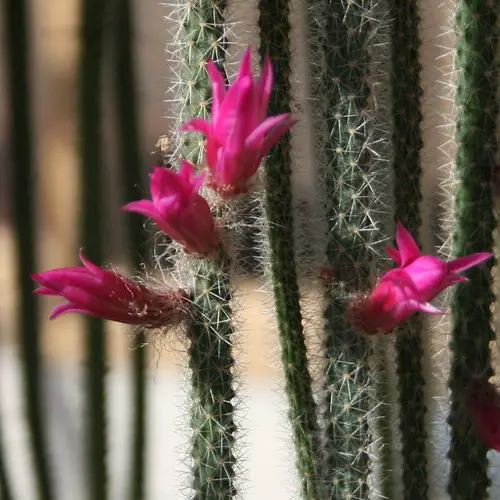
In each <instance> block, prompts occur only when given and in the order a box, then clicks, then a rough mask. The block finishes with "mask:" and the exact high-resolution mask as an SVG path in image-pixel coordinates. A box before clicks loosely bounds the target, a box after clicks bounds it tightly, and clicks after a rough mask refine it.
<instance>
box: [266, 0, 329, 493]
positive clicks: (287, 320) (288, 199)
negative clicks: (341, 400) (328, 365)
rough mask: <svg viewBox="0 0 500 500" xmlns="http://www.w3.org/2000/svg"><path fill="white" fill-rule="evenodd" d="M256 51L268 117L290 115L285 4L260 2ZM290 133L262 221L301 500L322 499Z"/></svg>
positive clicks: (273, 162)
mask: <svg viewBox="0 0 500 500" xmlns="http://www.w3.org/2000/svg"><path fill="white" fill-rule="evenodd" d="M258 7H259V20H258V25H259V29H260V42H261V43H260V53H261V57H263V56H264V54H265V53H266V52H267V53H268V54H269V55H270V57H271V61H272V62H273V66H274V73H275V75H276V82H275V88H274V92H273V95H272V97H271V102H270V105H269V113H270V114H271V115H276V114H279V113H286V112H288V111H290V100H291V86H290V74H291V65H290V62H291V50H290V39H289V35H290V21H289V15H290V2H289V0H260V1H259V5H258ZM291 164H292V162H291V156H290V134H286V135H285V136H284V137H283V138H282V139H281V140H280V142H279V143H278V145H277V146H275V147H274V148H273V150H272V151H271V153H270V155H269V156H268V158H267V160H266V164H265V169H266V170H265V186H266V207H265V211H266V217H267V220H268V239H269V258H270V261H271V278H272V283H273V290H274V301H275V307H276V314H277V321H278V329H279V336H280V344H281V357H282V363H283V368H284V372H285V391H286V394H287V396H288V403H289V417H290V422H291V425H292V431H293V437H294V445H295V451H296V453H297V469H298V474H299V480H300V483H301V489H302V495H303V498H305V499H309V500H312V499H317V500H319V499H321V498H323V496H322V494H321V483H320V470H319V469H320V444H319V434H318V433H319V429H318V422H317V411H316V402H315V400H314V397H313V391H312V379H311V375H310V373H309V368H308V359H307V351H306V345H305V338H304V330H303V327H302V316H301V310H300V296H299V289H298V284H297V274H296V268H295V266H296V264H295V250H294V245H293V242H294V227H293V212H292V190H291Z"/></svg>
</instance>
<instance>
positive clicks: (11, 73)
mask: <svg viewBox="0 0 500 500" xmlns="http://www.w3.org/2000/svg"><path fill="white" fill-rule="evenodd" d="M3 5H4V10H3V20H4V23H5V24H4V33H5V49H6V50H5V56H6V65H5V68H6V82H7V96H6V102H7V103H8V105H9V113H8V116H9V117H10V120H11V122H10V127H8V130H10V155H11V156H10V162H9V164H10V178H11V182H12V188H11V191H10V196H9V199H10V203H11V213H12V224H13V230H14V243H15V255H16V261H17V267H16V284H17V289H18V290H19V303H18V307H17V310H16V315H17V325H18V329H19V330H18V331H19V340H20V355H21V366H22V371H23V377H24V404H25V411H26V420H27V423H28V428H29V434H30V440H31V451H32V458H33V462H34V470H35V474H36V486H37V493H38V496H39V498H40V500H51V499H53V498H54V490H53V485H52V481H51V476H50V469H49V462H48V453H47V447H46V438H45V432H46V431H45V419H44V413H43V408H42V400H41V388H42V383H43V365H42V357H41V354H40V329H39V321H38V320H39V310H38V302H37V300H36V297H35V296H34V295H33V293H32V291H33V283H32V281H31V278H30V276H31V274H33V273H34V272H36V270H37V269H36V244H35V242H36V237H35V228H36V219H35V187H36V178H35V172H36V165H35V156H34V151H33V132H32V123H31V121H32V115H31V92H30V88H29V84H30V82H31V81H32V77H31V75H30V68H31V61H30V58H31V50H30V44H29V39H30V36H29V33H30V30H29V18H30V16H29V11H28V2H26V1H23V0H6V1H5V2H4V3H3Z"/></svg>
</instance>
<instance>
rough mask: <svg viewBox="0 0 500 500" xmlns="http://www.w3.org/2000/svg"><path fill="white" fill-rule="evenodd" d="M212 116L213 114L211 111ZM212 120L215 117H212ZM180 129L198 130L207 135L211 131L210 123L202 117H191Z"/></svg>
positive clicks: (184, 130) (187, 130)
mask: <svg viewBox="0 0 500 500" xmlns="http://www.w3.org/2000/svg"><path fill="white" fill-rule="evenodd" d="M212 116H214V115H213V111H212ZM213 120H214V121H215V118H213ZM180 131H181V132H199V133H200V134H203V135H205V136H207V137H208V136H210V134H211V132H212V125H211V123H210V122H209V121H208V120H205V119H204V118H192V119H191V120H188V121H187V122H185V123H183V124H182V126H181V128H180Z"/></svg>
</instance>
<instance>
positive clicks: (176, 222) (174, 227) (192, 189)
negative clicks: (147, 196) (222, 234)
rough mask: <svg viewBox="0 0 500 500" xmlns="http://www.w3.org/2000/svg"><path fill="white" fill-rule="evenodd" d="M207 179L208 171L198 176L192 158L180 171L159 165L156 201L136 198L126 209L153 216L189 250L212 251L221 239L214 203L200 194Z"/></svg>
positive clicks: (153, 187) (153, 182)
mask: <svg viewBox="0 0 500 500" xmlns="http://www.w3.org/2000/svg"><path fill="white" fill-rule="evenodd" d="M203 180H204V174H200V175H198V176H195V173H194V167H193V165H192V164H191V163H189V162H188V161H183V163H182V166H181V169H180V171H179V173H176V172H174V171H172V170H169V169H168V168H162V167H155V168H154V172H153V173H152V174H151V198H152V201H151V200H140V201H133V202H132V203H128V204H127V205H125V206H124V207H122V210H125V211H127V212H137V213H139V214H141V215H144V216H145V217H149V218H150V219H152V220H153V221H154V222H156V224H158V226H159V227H160V229H161V230H162V231H163V232H164V233H165V234H167V235H168V236H170V237H171V238H172V239H173V240H175V241H178V242H179V243H181V244H182V245H183V246H184V249H185V250H186V252H189V253H197V254H199V255H200V256H206V255H209V254H211V253H212V252H213V251H214V250H215V248H216V247H217V245H218V243H219V239H218V233H217V230H216V227H215V221H214V218H213V216H212V213H211V212H210V207H209V206H208V203H207V201H206V200H205V199H204V198H202V197H201V196H200V195H199V194H198V191H199V190H200V187H201V186H202V184H203Z"/></svg>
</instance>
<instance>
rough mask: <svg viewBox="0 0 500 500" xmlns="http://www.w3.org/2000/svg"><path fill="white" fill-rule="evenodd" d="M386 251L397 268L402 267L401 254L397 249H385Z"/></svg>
mask: <svg viewBox="0 0 500 500" xmlns="http://www.w3.org/2000/svg"><path fill="white" fill-rule="evenodd" d="M384 250H385V251H386V252H387V253H388V254H389V257H390V258H391V259H392V260H393V261H394V262H395V263H396V265H397V266H400V265H401V253H400V252H399V250H398V249H397V248H393V247H385V248H384Z"/></svg>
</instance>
